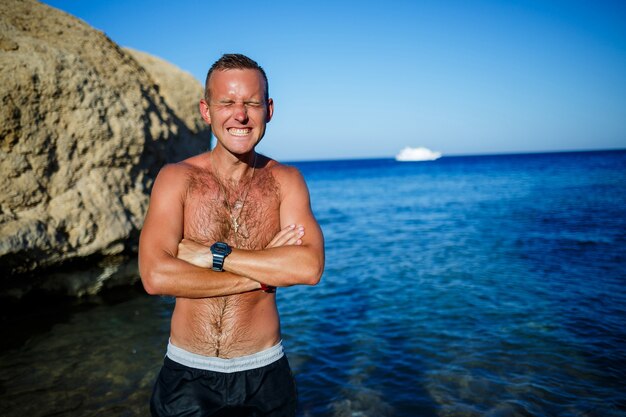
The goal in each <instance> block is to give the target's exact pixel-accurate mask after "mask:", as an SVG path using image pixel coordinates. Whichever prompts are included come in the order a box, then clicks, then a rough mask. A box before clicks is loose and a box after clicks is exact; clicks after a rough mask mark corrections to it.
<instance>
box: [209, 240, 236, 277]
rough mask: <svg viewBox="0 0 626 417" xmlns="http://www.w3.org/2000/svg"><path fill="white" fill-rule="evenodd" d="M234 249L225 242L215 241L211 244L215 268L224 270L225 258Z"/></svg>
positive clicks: (215, 269) (219, 270)
mask: <svg viewBox="0 0 626 417" xmlns="http://www.w3.org/2000/svg"><path fill="white" fill-rule="evenodd" d="M232 251H233V250H232V249H231V248H230V246H228V244H226V243H224V242H215V243H214V244H212V245H211V253H212V254H213V270H214V271H218V272H222V271H223V270H224V259H226V257H227V256H228V255H230V253H231V252H232Z"/></svg>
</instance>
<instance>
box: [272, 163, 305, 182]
mask: <svg viewBox="0 0 626 417" xmlns="http://www.w3.org/2000/svg"><path fill="white" fill-rule="evenodd" d="M267 159H268V162H267V164H266V167H267V169H269V170H270V171H271V172H272V174H273V175H274V177H275V178H276V180H278V181H281V180H287V181H288V180H289V179H291V178H294V177H300V176H301V174H300V171H299V170H298V168H296V167H294V166H292V165H288V164H284V163H282V162H278V161H276V160H275V159H271V158H267Z"/></svg>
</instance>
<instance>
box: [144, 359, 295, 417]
mask: <svg viewBox="0 0 626 417" xmlns="http://www.w3.org/2000/svg"><path fill="white" fill-rule="evenodd" d="M296 404H297V392H296V384H295V380H294V378H293V375H292V373H291V369H290V367H289V362H288V361H287V357H286V356H283V357H281V358H280V359H278V360H277V361H275V362H272V363H270V364H269V365H265V366H263V367H260V368H256V369H250V370H246V371H239V372H232V373H223V372H215V371H209V370H204V369H196V368H191V367H189V366H186V365H182V364H180V363H178V362H174V361H173V360H171V359H170V358H168V357H167V356H166V357H165V359H164V362H163V367H162V368H161V372H160V373H159V376H158V378H157V381H156V383H155V385H154V390H153V391H152V399H151V400H150V412H151V413H152V416H159V417H165V416H168V417H173V416H181V417H182V416H185V417H187V416H189V417H192V416H193V417H209V416H220V417H231V416H232V417H243V416H246V417H248V416H249V417H261V416H268V417H270V416H271V417H279V416H280V417H293V416H295V415H296Z"/></svg>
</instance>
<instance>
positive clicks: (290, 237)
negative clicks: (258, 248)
mask: <svg viewBox="0 0 626 417" xmlns="http://www.w3.org/2000/svg"><path fill="white" fill-rule="evenodd" d="M302 236H304V226H302V225H295V224H291V225H289V226H287V227H285V228H284V229H283V230H281V231H280V232H278V233H276V236H274V238H273V239H272V240H271V241H270V243H268V244H267V246H266V247H265V249H270V248H278V247H280V246H289V245H301V244H302Z"/></svg>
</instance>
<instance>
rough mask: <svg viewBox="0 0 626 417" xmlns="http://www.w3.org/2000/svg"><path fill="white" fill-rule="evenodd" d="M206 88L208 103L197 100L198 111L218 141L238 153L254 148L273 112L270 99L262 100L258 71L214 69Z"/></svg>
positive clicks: (261, 78)
mask: <svg viewBox="0 0 626 417" xmlns="http://www.w3.org/2000/svg"><path fill="white" fill-rule="evenodd" d="M209 91H210V98H209V102H208V103H207V102H206V101H204V100H201V101H200V112H201V113H202V117H203V118H204V120H205V121H206V122H207V123H209V124H210V125H211V130H212V131H213V134H214V135H215V137H216V138H217V139H218V141H219V142H220V143H221V144H222V146H224V147H225V148H226V149H227V150H229V151H230V152H232V153H234V154H237V155H241V154H244V153H247V152H249V151H251V150H252V149H254V147H255V146H256V144H257V143H259V141H260V140H261V138H263V135H264V134H265V125H266V123H267V122H269V121H270V119H271V118H272V114H273V112H274V104H273V102H272V99H269V100H267V101H266V100H265V82H264V80H263V76H262V75H261V73H260V72H259V71H257V70H253V69H241V70H240V69H232V70H226V71H215V72H214V73H213V74H211V78H210V79H209Z"/></svg>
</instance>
